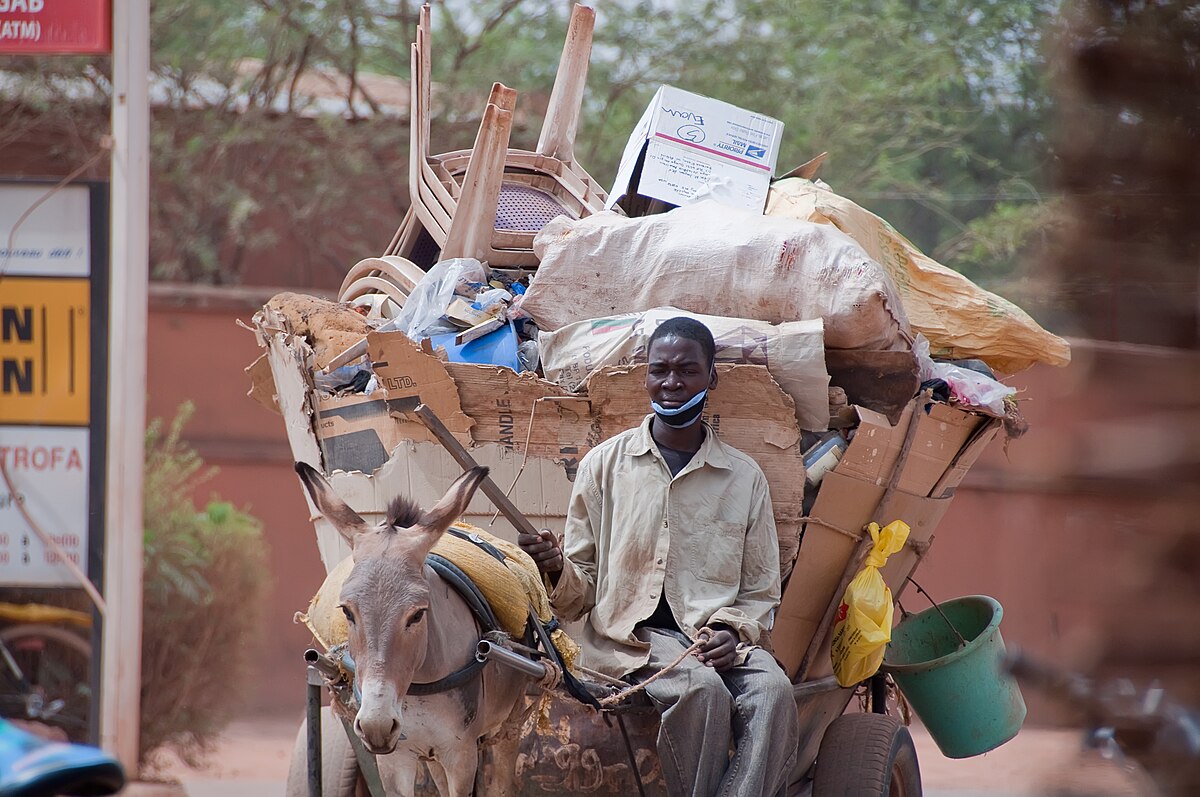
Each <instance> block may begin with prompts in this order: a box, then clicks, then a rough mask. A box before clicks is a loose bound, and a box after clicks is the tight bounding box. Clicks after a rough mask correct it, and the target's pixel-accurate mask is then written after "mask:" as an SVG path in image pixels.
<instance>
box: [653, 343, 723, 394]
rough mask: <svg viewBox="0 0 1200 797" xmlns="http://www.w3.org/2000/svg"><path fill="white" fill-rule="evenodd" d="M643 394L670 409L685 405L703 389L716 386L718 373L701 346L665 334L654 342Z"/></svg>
mask: <svg viewBox="0 0 1200 797" xmlns="http://www.w3.org/2000/svg"><path fill="white" fill-rule="evenodd" d="M648 359H649V368H648V369H647V370H646V392H647V393H649V394H650V399H651V400H652V401H656V402H658V403H659V404H661V405H662V406H663V407H666V408H667V409H669V410H672V409H676V408H678V407H681V406H683V405H684V404H686V403H687V401H688V399H690V398H692V397H693V396H695V395H696V394H697V393H699V392H700V391H701V390H704V389H705V388H709V389H711V388H714V387H716V386H717V374H716V371H715V370H713V369H712V367H711V366H710V365H709V362H708V359H707V358H706V357H705V356H704V350H703V349H701V348H700V344H699V343H697V342H696V341H694V340H689V339H687V338H677V337H675V336H674V335H667V336H666V337H662V338H659V339H658V340H656V341H654V343H653V344H651V346H650V352H649V355H648Z"/></svg>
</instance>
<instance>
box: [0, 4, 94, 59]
mask: <svg viewBox="0 0 1200 797" xmlns="http://www.w3.org/2000/svg"><path fill="white" fill-rule="evenodd" d="M111 50H112V11H111V9H110V4H109V0H0V54H6V55H23V54H24V55H31V54H35V53H40V54H45V53H65V54H70V53H107V52H110V51H111Z"/></svg>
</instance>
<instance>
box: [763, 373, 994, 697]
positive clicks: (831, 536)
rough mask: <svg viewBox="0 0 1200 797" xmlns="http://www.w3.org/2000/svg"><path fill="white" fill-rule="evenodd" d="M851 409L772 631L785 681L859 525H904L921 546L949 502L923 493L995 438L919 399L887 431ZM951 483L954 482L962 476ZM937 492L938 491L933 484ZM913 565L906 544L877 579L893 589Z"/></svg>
mask: <svg viewBox="0 0 1200 797" xmlns="http://www.w3.org/2000/svg"><path fill="white" fill-rule="evenodd" d="M926 408H928V413H926ZM855 409H856V411H857V414H858V418H859V426H858V430H857V431H856V432H855V435H854V439H853V440H851V442H850V445H849V447H848V448H847V449H846V453H845V454H843V455H842V459H841V461H840V462H839V463H838V465H837V466H836V467H835V468H834V469H833V470H832V471H831V472H829V473H827V474H826V475H825V479H824V480H823V481H822V483H821V489H820V492H819V493H818V494H817V500H816V502H815V503H814V504H813V507H812V510H811V511H810V513H809V516H810V517H811V518H812V519H811V520H810V521H809V522H808V523H807V525H806V528H805V529H804V533H803V539H802V541H801V545H800V552H799V555H798V557H797V558H796V565H795V568H794V570H793V571H792V577H791V580H790V581H789V582H788V584H787V587H786V589H785V590H784V594H783V599H782V601H781V603H780V607H779V611H778V612H777V614H776V620H775V627H774V629H773V630H772V635H771V636H772V642H773V644H774V646H775V656H776V658H778V659H779V661H780V663H781V664H782V665H783V666H784V669H785V670H786V671H787V673H788V675H789V677H795V675H796V674H797V672H798V671H799V668H800V662H801V660H802V659H803V658H804V653H805V651H806V650H807V649H808V645H809V642H810V641H811V640H812V637H813V634H815V633H816V630H817V627H818V626H819V625H820V623H821V619H822V617H823V616H824V614H825V610H826V608H827V607H828V606H829V604H830V603H831V602H832V601H833V600H834V599H835V598H836V597H837V596H835V595H834V594H833V593H834V591H835V590H836V589H837V585H838V581H839V580H840V578H841V575H842V572H843V571H844V570H845V568H846V564H847V563H848V562H849V561H850V557H851V556H852V555H853V553H854V548H855V544H856V539H857V537H858V535H860V534H861V533H862V529H863V527H864V526H865V525H866V524H867V523H869V522H870V521H872V520H878V521H879V522H880V523H885V524H886V523H890V522H891V521H893V520H903V521H905V522H906V523H908V525H909V528H910V536H909V540H910V541H911V542H913V543H917V544H920V543H924V542H928V541H929V540H930V539H931V538H932V536H933V531H934V529H935V528H936V526H937V524H938V522H939V521H940V520H941V518H942V516H943V515H944V514H945V513H946V510H947V509H948V508H949V505H950V498H949V497H945V496H946V493H939V495H942V496H943V497H940V498H927V497H926V496H927V495H928V494H929V493H930V492H931V491H932V490H933V488H934V486H935V485H938V482H939V480H941V481H943V484H946V483H947V480H949V479H950V478H951V474H949V473H947V470H948V469H950V466H951V463H953V462H955V458H956V456H957V463H956V465H955V467H959V465H960V464H961V467H962V469H963V473H965V469H966V468H969V467H970V465H971V464H972V463H973V462H974V460H975V459H977V458H978V456H979V454H980V453H981V452H982V450H983V447H985V446H986V445H987V442H988V441H990V440H991V438H992V437H994V436H995V431H994V429H993V430H992V431H991V432H990V433H989V432H984V433H981V434H975V431H976V429H979V428H980V427H981V425H982V424H983V423H984V419H983V418H982V417H981V416H978V415H974V414H971V413H967V412H963V411H961V410H958V409H956V408H954V407H950V406H948V405H945V404H940V403H931V402H928V401H927V400H926V399H924V398H922V397H918V398H916V399H914V400H913V401H911V402H909V404H908V405H907V406H906V407H905V408H904V410H903V412H902V413H901V417H900V420H899V422H898V423H897V424H896V425H895V426H894V427H893V426H891V425H889V424H888V422H887V418H886V417H884V416H883V415H882V414H880V413H878V412H875V411H873V410H868V409H865V408H862V407H857V408H855ZM914 418H915V421H914V420H913V419H914ZM913 422H915V423H916V424H917V428H916V430H915V432H914V436H913V443H912V446H911V448H910V449H909V453H908V460H907V461H906V463H905V466H904V469H903V471H902V472H901V473H900V478H899V480H898V482H897V489H896V491H895V492H894V493H893V495H892V497H891V498H890V499H889V501H888V503H887V505H886V506H880V504H879V502H880V500H881V499H882V498H883V496H884V493H885V492H886V490H887V485H888V482H889V480H890V479H891V475H892V472H893V470H894V469H895V467H896V463H897V460H898V459H899V455H900V448H901V447H902V445H903V441H904V437H905V434H906V432H907V429H908V425H909V424H910V423H913ZM972 435H974V438H973V439H972ZM969 439H970V440H971V442H970V443H969V444H968V440H969ZM960 450H961V451H962V454H961V455H960V454H959V451H960ZM962 463H965V464H962ZM943 474H946V479H943ZM955 475H956V476H957V475H958V474H955ZM958 478H959V479H960V480H961V476H958ZM954 484H957V482H954ZM939 489H944V488H943V487H942V486H939ZM950 491H951V492H952V488H950ZM918 561H919V558H918V557H917V554H916V550H915V547H914V546H911V545H910V546H909V547H906V548H905V549H904V550H903V551H901V552H899V553H897V554H894V555H893V556H892V558H891V559H890V560H889V563H888V567H886V568H884V570H883V571H882V572H883V575H884V581H885V582H887V584H888V586H890V587H891V588H892V589H893V590H896V589H898V588H899V587H900V585H901V584H902V583H903V582H904V579H905V578H907V577H908V575H909V573H911V572H912V569H913V568H914V567H915V566H916V564H917V562H918ZM825 658H827V657H824V658H819V659H818V660H817V661H816V662H814V663H813V665H812V667H811V668H810V671H809V673H808V676H809V677H819V676H820V675H821V674H824V671H825V669H827V668H828V663H827V662H826V661H825Z"/></svg>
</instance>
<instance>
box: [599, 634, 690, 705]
mask: <svg viewBox="0 0 1200 797" xmlns="http://www.w3.org/2000/svg"><path fill="white" fill-rule="evenodd" d="M707 641H708V640H706V639H701V640H698V641H696V642H693V643H692V646H691V647H689V648H688V649H687V650H685V651H684V652H683V653H680V654H679V658H677V659H675V661H673V662H671V663H670V664H668V665H667V666H666V667H663V668H662V669H661V670H659V671H658V672H656V673H654V675H651V676H650V677H649V678H647V679H646V680H644V681H642V682H640V683H636V684H634V685H633V686H630V687H628V688H627V689H622V690H621V691H620V692H617V693H616V694H615V695H609V696H608V697H605V698H602V699H601V700H600V705H601V706H603V707H605V708H607V707H609V706H612V705H615V704H617V703H620V702H621V701H622V700H624V699H625V698H627V697H629V696H630V695H632V694H636V693H638V692H640V691H642V690H643V689H645V688H646V687H647V686H649V685H650V684H652V683H654V682H655V681H657V680H658V679H659V678H661V677H662V676H663V675H666V674H667V673H668V672H670V671H671V670H673V669H675V668H676V667H678V666H679V665H680V664H683V660H684V659H686V658H687V657H688V656H690V655H692V654H693V653H695V652H696V651H697V650H699V649H700V647H701V645H703V644H704V643H705V642H707Z"/></svg>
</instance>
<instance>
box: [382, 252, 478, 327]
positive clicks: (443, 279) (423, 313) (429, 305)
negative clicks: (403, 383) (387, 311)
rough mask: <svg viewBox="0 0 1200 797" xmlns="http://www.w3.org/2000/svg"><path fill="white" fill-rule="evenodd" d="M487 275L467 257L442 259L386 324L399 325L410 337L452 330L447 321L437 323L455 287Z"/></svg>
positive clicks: (476, 261) (389, 325) (452, 296)
mask: <svg viewBox="0 0 1200 797" xmlns="http://www.w3.org/2000/svg"><path fill="white" fill-rule="evenodd" d="M485 276H486V274H485V273H484V269H483V264H481V263H480V262H479V261H478V260H472V259H470V258H465V257H461V258H451V259H450V260H443V261H442V262H440V263H438V264H437V265H435V266H434V267H433V268H431V269H429V271H428V272H427V273H426V274H425V276H424V278H423V279H422V280H421V281H420V282H418V283H417V286H416V287H415V288H413V292H412V293H411V294H410V295H409V297H408V299H407V300H406V301H405V302H404V307H403V308H402V309H401V310H400V314H399V315H398V316H396V318H395V320H394V321H392V322H391V323H390V324H388V327H389V328H390V329H398V330H400V331H401V332H403V333H404V334H405V335H407V336H408V337H409V338H410V339H411V340H414V341H421V340H424V339H425V338H428V337H430V336H431V335H435V334H437V333H439V332H453V331H454V330H455V329H456V327H455V326H454V325H453V324H450V323H448V322H445V323H439V321H440V319H441V318H442V315H443V314H444V313H445V312H446V307H447V306H448V305H449V304H450V301H451V300H452V299H453V298H454V294H455V291H456V289H458V288H459V287H460V286H463V285H467V284H468V283H470V282H473V281H477V280H476V278H478V281H482V280H483V278H484V277H485Z"/></svg>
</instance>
